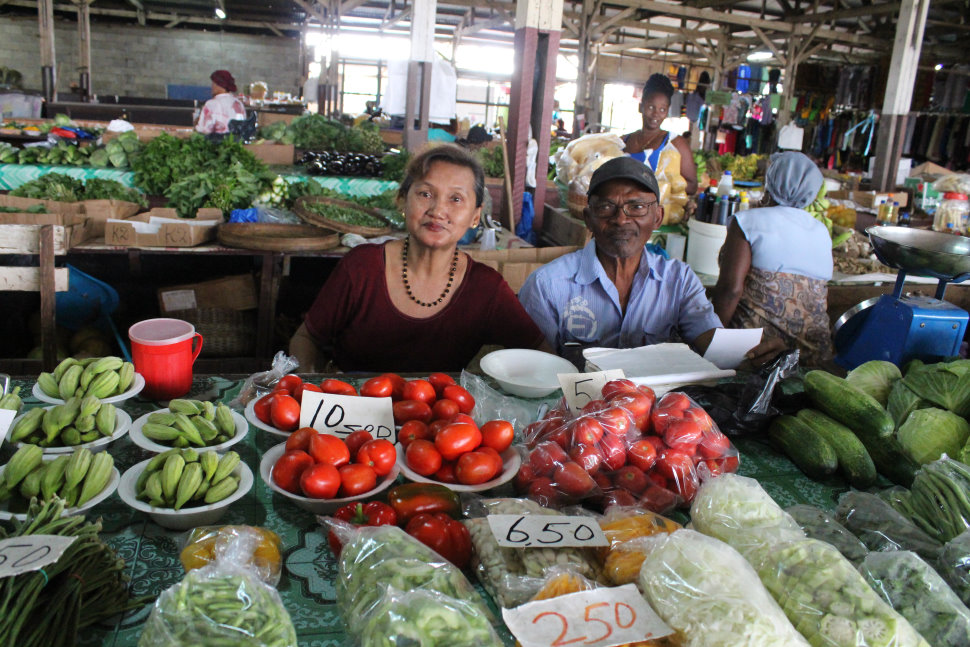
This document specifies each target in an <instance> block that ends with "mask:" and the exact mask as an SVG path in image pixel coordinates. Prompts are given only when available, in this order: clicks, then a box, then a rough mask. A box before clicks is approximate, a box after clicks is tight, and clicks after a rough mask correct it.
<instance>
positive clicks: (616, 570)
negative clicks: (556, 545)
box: [599, 506, 681, 586]
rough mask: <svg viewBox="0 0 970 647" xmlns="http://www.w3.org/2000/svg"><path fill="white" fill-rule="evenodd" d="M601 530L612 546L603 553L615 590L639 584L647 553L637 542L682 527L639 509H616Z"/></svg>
mask: <svg viewBox="0 0 970 647" xmlns="http://www.w3.org/2000/svg"><path fill="white" fill-rule="evenodd" d="M600 528H601V529H602V530H603V533H604V534H605V535H606V540H607V541H609V542H610V545H609V546H608V547H607V548H603V549H600V551H599V556H600V559H601V560H602V562H601V563H602V570H603V575H604V577H606V579H607V580H609V581H610V582H611V583H612V584H613V585H614V586H622V585H624V584H631V583H633V582H636V580H637V577H638V576H639V574H640V567H641V566H642V565H643V560H644V559H646V553H645V552H643V550H641V549H640V543H639V542H637V541H635V540H637V539H641V538H643V537H652V536H653V535H656V534H659V533H671V532H674V531H675V530H679V529H680V528H681V525H680V524H679V523H677V522H676V521H672V520H671V519H668V518H667V517H664V516H661V515H659V514H657V513H655V512H651V511H649V510H643V509H641V508H637V507H623V506H613V507H611V508H609V509H608V510H607V511H606V513H605V514H604V515H603V518H602V519H601V520H600Z"/></svg>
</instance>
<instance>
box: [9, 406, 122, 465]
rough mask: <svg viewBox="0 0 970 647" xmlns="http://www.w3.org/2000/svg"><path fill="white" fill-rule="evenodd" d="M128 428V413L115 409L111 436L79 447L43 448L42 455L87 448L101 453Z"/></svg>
mask: <svg viewBox="0 0 970 647" xmlns="http://www.w3.org/2000/svg"><path fill="white" fill-rule="evenodd" d="M54 406H56V405H51V406H49V407H44V408H45V409H53V408H54ZM23 417H24V414H21V415H19V416H17V418H16V419H15V420H14V421H13V423H11V425H10V428H11V429H13V426H14V425H15V424H17V421H18V420H20V419H21V418H23ZM130 428H131V416H129V415H128V412H127V411H125V410H124V409H120V408H117V407H116V414H115V432H114V433H113V434H111V435H110V436H101V437H100V438H98V439H97V440H92V441H91V442H89V443H81V444H80V445H65V446H63V447H44V448H43V450H44V455H48V454H55V455H56V454H71V453H73V452H74V450H75V449H77V448H78V447H87V448H88V449H90V450H91V451H92V452H95V453H97V452H101V451H104V450H105V449H106V448H107V447H108V445H110V444H111V443H113V442H114V441H116V440H118V439H119V438H121V437H122V436H124V435H125V434H126V433H128V430H129V429H130ZM15 444H16V445H17V447H20V446H21V445H24V444H25V443H15Z"/></svg>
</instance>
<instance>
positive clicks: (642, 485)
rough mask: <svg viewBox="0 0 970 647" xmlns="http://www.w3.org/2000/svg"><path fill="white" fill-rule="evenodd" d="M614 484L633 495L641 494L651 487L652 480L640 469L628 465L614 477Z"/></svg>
mask: <svg viewBox="0 0 970 647" xmlns="http://www.w3.org/2000/svg"><path fill="white" fill-rule="evenodd" d="M613 484H614V485H616V486H617V487H621V488H623V489H624V490H627V491H628V492H631V493H633V494H640V493H641V492H643V491H644V490H646V489H647V486H648V485H650V479H648V478H647V475H646V474H645V473H644V472H643V470H642V469H640V468H639V467H636V466H635V465H626V466H624V467H621V468H620V469H619V470H617V472H616V474H614V475H613Z"/></svg>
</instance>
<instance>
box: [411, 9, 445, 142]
mask: <svg viewBox="0 0 970 647" xmlns="http://www.w3.org/2000/svg"><path fill="white" fill-rule="evenodd" d="M437 6H438V3H437V0H414V3H413V4H412V8H411V60H410V62H409V63H408V84H407V96H406V98H405V102H404V147H405V148H407V149H408V150H409V151H412V152H413V151H416V150H418V149H420V148H421V147H422V146H424V145H425V144H426V143H427V141H428V127H429V126H430V121H431V120H430V117H431V71H432V68H433V67H434V56H435V53H434V25H435V12H436V11H437ZM415 121H417V124H416V125H415Z"/></svg>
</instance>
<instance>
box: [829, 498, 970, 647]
mask: <svg viewBox="0 0 970 647" xmlns="http://www.w3.org/2000/svg"><path fill="white" fill-rule="evenodd" d="M835 515H836V518H837V519H838V520H839V521H840V522H841V523H842V524H843V525H844V526H845V527H846V528H848V529H849V530H851V531H852V532H854V533H855V534H856V536H858V537H859V539H861V540H862V542H863V543H864V544H865V545H866V546H867V547H868V548H869V550H874V551H894V550H911V551H914V552H915V553H917V554H918V555H919V556H920V557H922V558H923V559H928V560H930V561H936V560H937V559H938V558H939V556H940V551H941V550H942V549H943V544H941V543H940V542H938V541H936V540H935V539H933V538H932V537H930V536H929V535H927V534H926V533H925V532H923V531H922V530H920V529H919V528H918V527H917V526H916V524H914V523H913V522H912V521H910V520H909V519H907V518H906V517H905V516H904V515H903V514H902V513H900V512H899V511H897V510H896V509H894V508H893V507H892V506H891V505H889V504H888V503H886V502H885V501H884V500H882V499H881V498H879V497H878V496H876V495H875V494H869V493H867V492H858V491H856V490H850V491H849V492H846V493H845V494H843V495H842V496H841V497H839V507H838V508H837V509H836V511H835ZM967 644H968V645H970V643H967Z"/></svg>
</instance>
